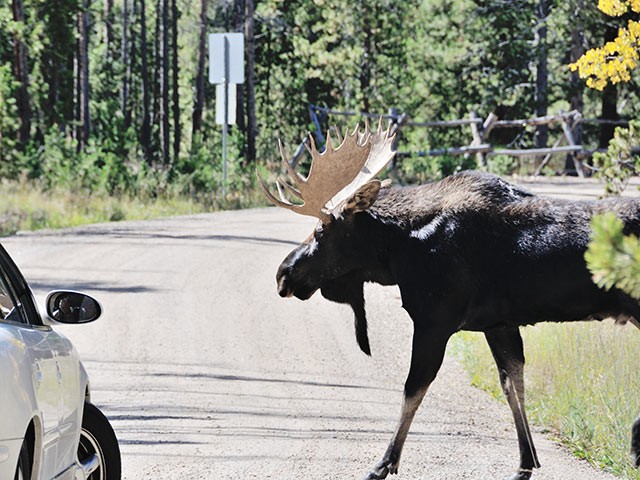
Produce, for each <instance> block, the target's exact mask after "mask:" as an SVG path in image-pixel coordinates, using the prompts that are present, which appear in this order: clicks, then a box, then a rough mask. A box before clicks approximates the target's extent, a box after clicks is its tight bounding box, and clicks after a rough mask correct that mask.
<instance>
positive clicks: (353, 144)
mask: <svg viewBox="0 0 640 480" xmlns="http://www.w3.org/2000/svg"><path fill="white" fill-rule="evenodd" d="M279 145H280V154H281V156H282V159H283V161H284V163H285V165H286V167H287V170H288V174H289V176H290V177H291V183H292V184H291V183H288V182H284V181H277V182H276V186H277V190H278V193H279V198H277V197H276V196H275V195H274V194H272V193H271V192H270V190H269V188H268V187H267V185H265V183H264V181H263V180H262V179H261V178H259V180H260V184H261V186H262V188H263V191H264V193H265V195H266V196H267V197H268V199H269V200H270V201H271V202H272V203H274V204H275V205H277V206H279V207H283V208H287V209H289V210H292V211H293V212H296V213H299V214H303V215H310V216H313V217H316V218H318V219H319V223H318V226H317V227H316V229H315V231H314V232H313V234H312V235H311V236H310V237H309V238H308V239H307V240H306V241H305V242H303V243H302V244H301V245H299V246H298V247H297V248H295V249H294V250H293V251H292V252H291V253H290V254H289V255H288V256H287V257H286V258H285V259H284V261H283V262H282V264H281V265H280V267H279V268H278V271H277V275H276V281H277V288H278V293H279V294H280V296H282V297H291V296H295V297H297V298H299V299H301V300H306V299H308V298H310V297H311V296H312V295H313V294H314V293H315V292H316V291H317V290H320V293H321V294H322V295H323V296H324V297H325V298H327V299H328V300H331V301H334V302H339V303H345V304H349V305H350V306H351V307H352V309H353V311H354V315H355V332H356V339H357V342H358V345H359V346H360V348H361V349H362V351H363V352H364V353H366V354H367V355H370V353H371V352H370V347H369V341H368V337H367V319H366V314H365V303H364V294H363V286H364V283H365V282H377V283H379V284H382V285H398V287H399V289H400V294H401V298H402V306H403V308H404V309H405V310H406V311H407V312H408V314H409V316H410V317H411V319H412V321H413V326H414V332H413V343H412V353H411V365H410V369H409V374H408V377H407V379H406V383H405V386H404V402H403V405H402V411H401V416H400V421H399V423H398V426H397V428H396V430H395V433H394V434H393V436H392V438H391V442H390V443H389V446H388V448H387V450H386V451H385V453H384V455H383V456H382V459H381V460H380V461H379V462H378V463H377V464H376V465H375V466H374V467H373V469H372V470H371V471H370V472H369V473H368V474H367V475H366V477H365V479H367V480H373V479H382V478H386V477H387V475H388V474H390V473H391V474H394V473H397V471H398V464H399V461H400V455H401V453H402V447H403V444H404V442H405V439H406V437H407V433H408V431H409V427H410V425H411V422H412V419H413V417H414V415H415V413H416V410H417V409H418V407H419V405H420V403H421V401H422V399H423V397H424V395H425V393H426V392H427V389H428V387H429V385H430V384H431V382H432V381H433V380H434V378H435V377H436V374H437V372H438V370H439V368H440V366H441V364H442V360H443V356H444V353H445V347H446V344H447V341H448V340H449V338H450V337H451V335H453V334H454V333H456V332H458V331H460V330H470V331H480V332H483V333H484V335H485V338H486V340H487V342H488V344H489V347H490V349H491V352H492V354H493V357H494V359H495V362H496V365H497V367H498V372H499V376H500V382H501V385H502V389H503V391H504V393H505V395H506V398H507V401H508V404H509V407H510V408H511V411H512V413H513V418H514V421H515V426H516V430H517V436H518V444H519V448H520V466H519V469H518V470H517V472H516V473H515V474H514V475H513V476H512V477H511V480H527V479H529V478H531V475H532V472H533V469H534V468H538V467H539V466H540V463H539V461H538V457H537V454H536V449H535V447H534V444H533V440H532V435H531V432H530V430H529V425H528V423H527V417H526V414H525V408H524V396H525V394H524V379H523V369H524V363H525V359H524V353H523V345H522V338H521V336H520V333H519V327H521V326H524V325H532V324H535V323H537V322H542V321H550V322H569V321H576V320H602V319H605V318H613V319H614V320H615V321H616V322H618V323H626V322H628V321H629V322H631V323H633V324H634V325H636V326H640V323H639V320H640V306H639V304H638V302H637V301H636V300H634V299H633V298H631V297H630V296H628V295H627V294H625V293H624V292H622V291H620V290H618V289H616V288H612V289H610V290H603V289H601V288H599V287H598V286H596V285H595V284H594V282H593V280H592V277H591V275H590V273H589V271H588V269H587V267H586V264H585V260H584V252H585V250H586V248H587V245H588V242H589V239H590V219H591V218H592V216H593V215H594V214H597V213H601V212H609V211H610V212H614V213H615V214H616V215H617V216H618V217H619V218H621V219H622V220H623V222H624V224H625V232H626V233H634V234H636V235H638V234H640V202H638V201H633V200H629V199H608V200H607V199H605V200H594V201H569V200H561V199H554V198H546V197H543V196H538V195H535V194H533V193H530V192H529V191H527V190H525V189H523V188H520V187H518V186H515V185H512V184H509V183H508V182H506V181H504V180H503V179H501V178H500V177H498V176H494V175H491V174H487V173H482V172H477V171H465V172H460V173H456V174H454V175H451V176H449V177H446V178H444V179H443V180H440V181H437V182H434V183H429V184H425V185H420V186H413V187H404V188H392V187H391V186H390V182H389V181H380V180H377V179H376V178H375V177H376V176H377V175H378V174H379V173H380V172H381V171H382V170H383V169H384V168H385V166H386V165H387V164H388V163H389V161H390V160H391V159H392V158H393V156H394V155H395V148H394V135H392V134H391V133H390V129H389V128H387V129H386V130H384V129H383V128H382V123H380V125H379V126H378V128H377V130H376V131H371V130H369V128H368V126H366V127H365V128H364V130H361V129H359V128H358V127H356V129H355V130H354V131H353V132H352V133H349V132H346V133H345V135H344V137H343V136H342V135H340V134H338V146H336V147H334V145H333V139H332V138H331V136H330V135H327V142H326V148H325V150H324V151H323V152H322V153H320V152H319V151H318V150H317V148H316V146H315V144H314V142H313V139H311V142H310V147H308V150H309V152H310V154H311V167H310V171H309V174H308V176H307V177H306V178H303V177H302V176H300V175H299V174H298V173H296V171H295V170H294V169H293V168H292V167H291V166H290V165H289V163H288V162H287V160H286V156H285V154H284V151H283V147H282V144H281V143H280V144H279ZM287 192H288V193H289V194H290V195H293V196H295V197H298V199H299V201H297V202H295V203H293V202H291V201H290V200H288V199H287V197H288V196H290V195H287V194H286V193H287ZM631 454H632V459H633V462H634V463H635V465H636V466H638V463H640V420H636V423H635V424H634V426H633V427H632V435H631Z"/></svg>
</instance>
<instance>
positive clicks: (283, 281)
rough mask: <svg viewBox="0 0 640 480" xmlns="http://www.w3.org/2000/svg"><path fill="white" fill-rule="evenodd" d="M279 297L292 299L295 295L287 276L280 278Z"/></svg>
mask: <svg viewBox="0 0 640 480" xmlns="http://www.w3.org/2000/svg"><path fill="white" fill-rule="evenodd" d="M278 295H280V296H281V297H291V296H292V295H293V292H292V291H291V289H290V288H289V282H288V281H287V276H286V275H280V276H278Z"/></svg>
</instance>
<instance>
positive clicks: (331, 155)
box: [258, 121, 395, 355]
mask: <svg viewBox="0 0 640 480" xmlns="http://www.w3.org/2000/svg"><path fill="white" fill-rule="evenodd" d="M337 135H338V146H337V147H334V146H333V139H332V138H331V135H330V133H329V134H327V142H326V149H325V150H324V151H323V152H322V153H320V152H319V151H318V150H317V148H316V145H315V142H314V140H313V137H310V145H311V146H310V147H307V149H308V151H309V153H310V154H311V167H310V170H309V174H308V176H307V178H303V177H301V176H300V175H299V174H298V173H297V172H296V171H295V170H294V169H293V168H292V167H291V165H290V164H289V161H288V160H287V157H286V155H285V153H284V149H283V147H282V143H280V142H279V149H280V155H281V157H282V161H283V163H284V164H285V166H286V169H287V171H288V174H289V176H290V178H291V183H293V185H292V184H291V183H289V182H287V181H283V180H277V181H276V188H277V191H278V196H279V198H277V197H275V196H274V195H273V194H272V193H271V191H270V190H269V188H268V187H267V185H266V184H265V182H264V181H263V180H262V179H261V178H260V177H258V178H259V181H260V185H261V187H262V190H263V191H264V193H265V195H266V196H267V198H268V199H269V200H270V201H271V202H272V203H273V204H275V205H277V206H279V207H282V208H286V209H288V210H291V211H293V212H295V213H298V214H301V215H309V216H312V217H315V218H317V219H318V220H319V222H318V224H317V226H316V228H315V230H314V232H313V233H312V234H311V235H310V236H309V237H308V238H307V240H305V241H304V242H303V243H302V244H301V245H299V246H298V247H297V248H295V249H294V250H293V251H292V252H291V253H290V254H289V255H288V256H287V257H286V258H285V259H284V260H283V262H282V263H281V265H280V267H279V268H278V271H277V274H276V282H277V285H278V293H279V294H280V296H282V297H291V296H295V297H297V298H299V299H301V300H307V299H308V298H310V297H311V296H312V295H313V294H314V293H315V292H316V291H317V290H318V289H319V290H320V291H321V293H322V295H323V296H324V297H325V298H327V299H329V300H332V301H335V302H339V303H347V304H349V305H351V307H352V308H353V311H354V314H355V327H356V338H357V340H358V344H359V345H360V348H361V349H362V350H363V351H364V352H365V353H366V354H368V355H370V348H369V341H368V338H367V326H366V317H365V311H364V295H363V284H364V282H365V281H367V280H371V279H372V276H376V277H380V276H382V277H384V276H385V275H384V274H381V273H380V272H375V264H372V262H371V251H370V250H371V248H372V246H371V240H370V238H368V237H369V236H370V235H371V231H370V230H369V229H367V228H366V227H365V225H364V224H366V223H367V218H366V217H365V216H362V215H359V214H360V213H362V212H365V211H366V210H367V209H369V207H371V205H373V203H374V202H375V201H376V199H377V197H378V194H379V193H380V191H381V189H382V188H385V187H387V186H388V184H389V183H390V182H386V181H385V182H381V181H380V180H376V179H375V177H376V176H377V175H378V174H379V173H380V172H381V171H382V170H383V169H384V168H385V167H386V166H387V164H388V163H389V162H390V161H391V159H392V158H393V156H394V155H395V148H394V140H395V135H393V134H391V128H390V127H388V128H387V129H386V130H383V128H382V121H380V123H379V125H378V128H377V130H376V131H374V132H372V131H370V130H369V126H368V125H365V128H364V130H363V131H361V130H360V129H359V128H358V127H356V128H355V129H354V131H353V132H352V133H349V132H346V133H345V135H344V137H342V136H341V135H340V133H339V132H338V134H337ZM285 191H287V192H289V193H290V194H291V195H293V196H294V197H297V199H298V200H300V201H302V203H293V202H291V201H290V200H289V199H287V197H286V195H285ZM380 283H389V282H385V281H384V279H381V280H380Z"/></svg>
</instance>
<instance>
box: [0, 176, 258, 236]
mask: <svg viewBox="0 0 640 480" xmlns="http://www.w3.org/2000/svg"><path fill="white" fill-rule="evenodd" d="M264 204H265V201H264V197H263V196H262V193H260V192H257V191H254V190H250V191H243V192H235V193H234V192H232V193H229V194H227V195H226V197H224V198H219V197H215V196H214V195H211V197H208V198H204V199H195V198H192V197H188V196H180V195H174V194H163V195H160V196H157V197H155V198H137V197H134V196H130V195H117V196H110V195H107V194H105V193H88V192H86V191H79V192H70V191H67V190H55V189H54V190H43V189H41V188H38V187H34V186H33V185H31V184H27V183H26V182H24V181H23V182H9V181H2V182H0V236H7V235H13V234H14V233H16V232H18V231H21V230H40V229H47V228H52V229H55V228H64V227H74V226H79V225H86V224H90V223H102V222H113V221H120V220H145V219H151V218H162V217H169V216H175V215H187V214H194V213H203V212H212V211H216V210H226V209H237V208H245V207H251V206H256V205H264Z"/></svg>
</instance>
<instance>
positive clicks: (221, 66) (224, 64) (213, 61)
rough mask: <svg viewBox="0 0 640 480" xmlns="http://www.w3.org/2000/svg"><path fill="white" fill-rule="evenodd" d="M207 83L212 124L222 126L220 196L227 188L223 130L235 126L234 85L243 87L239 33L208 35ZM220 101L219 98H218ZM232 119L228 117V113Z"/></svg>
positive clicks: (241, 42)
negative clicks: (212, 99)
mask: <svg viewBox="0 0 640 480" xmlns="http://www.w3.org/2000/svg"><path fill="white" fill-rule="evenodd" d="M209 83H214V84H217V86H216V123H218V124H222V195H225V194H226V184H227V130H228V126H229V124H233V123H235V117H236V115H235V110H236V85H237V84H241V83H244V36H243V35H242V33H211V34H209ZM221 97H222V98H221ZM230 110H231V111H232V112H233V115H232V116H230V115H229V111H230Z"/></svg>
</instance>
